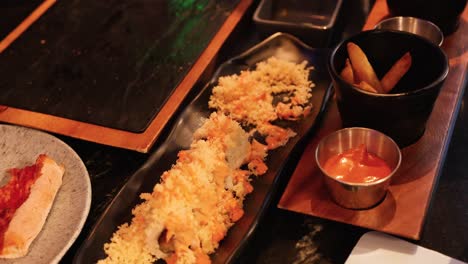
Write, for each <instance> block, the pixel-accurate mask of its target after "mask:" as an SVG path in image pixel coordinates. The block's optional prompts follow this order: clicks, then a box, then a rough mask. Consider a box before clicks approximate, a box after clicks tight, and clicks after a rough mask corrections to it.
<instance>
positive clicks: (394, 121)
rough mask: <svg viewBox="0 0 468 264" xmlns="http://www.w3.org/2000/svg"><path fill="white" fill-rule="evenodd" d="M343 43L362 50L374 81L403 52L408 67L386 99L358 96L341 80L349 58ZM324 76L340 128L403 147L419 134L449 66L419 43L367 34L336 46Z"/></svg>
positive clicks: (400, 35) (404, 36)
mask: <svg viewBox="0 0 468 264" xmlns="http://www.w3.org/2000/svg"><path fill="white" fill-rule="evenodd" d="M348 42H354V43H355V44H357V45H358V46H360V47H361V49H362V50H363V51H364V52H365V53H366V55H367V57H368V59H369V61H370V63H371V64H372V66H373V68H374V70H375V72H376V74H377V76H378V78H379V79H380V78H382V76H383V75H384V74H385V73H386V72H387V71H388V70H389V69H390V67H391V66H392V65H393V64H394V63H395V62H396V61H397V60H398V59H399V58H400V57H401V56H402V55H403V54H404V53H406V52H408V51H409V52H410V54H411V56H412V66H411V68H410V69H409V71H408V72H407V73H406V74H405V76H403V78H402V79H401V80H400V81H399V83H398V84H397V85H396V86H395V88H393V90H392V91H391V93H389V94H375V93H369V92H366V91H363V90H361V89H359V88H357V87H355V86H353V85H351V84H349V83H347V82H346V81H345V80H343V79H342V78H341V77H340V72H341V70H342V69H343V67H344V64H345V60H346V58H348V52H347V49H346V44H347V43H348ZM328 70H329V72H330V74H331V76H332V79H333V85H334V87H335V92H336V99H337V104H338V109H339V112H340V116H341V119H342V122H343V126H344V127H353V126H361V127H368V128H373V129H376V130H379V131H381V132H383V133H385V134H387V135H388V136H390V137H391V138H393V139H394V140H395V142H397V144H398V145H399V146H400V147H404V146H408V145H410V144H412V143H414V142H415V141H416V140H418V139H419V138H420V137H421V136H422V135H423V134H424V131H425V127H426V122H427V120H428V118H429V116H430V114H431V112H432V109H433V106H434V103H435V101H436V99H437V96H438V94H439V91H440V89H441V87H442V84H443V83H444V81H445V78H446V77H447V74H448V70H449V65H448V60H447V56H446V55H445V53H444V52H443V51H442V50H441V49H440V48H439V47H438V46H436V45H434V44H433V43H431V42H430V41H428V40H426V39H424V38H421V37H419V36H417V35H414V34H410V33H406V32H401V31H383V30H372V31H363V32H361V33H359V34H357V35H355V36H352V37H350V38H348V39H346V40H344V41H343V42H341V43H340V44H338V45H337V46H336V48H335V49H334V50H333V51H332V53H331V56H330V58H329V64H328Z"/></svg>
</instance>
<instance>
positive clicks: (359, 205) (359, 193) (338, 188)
mask: <svg viewBox="0 0 468 264" xmlns="http://www.w3.org/2000/svg"><path fill="white" fill-rule="evenodd" d="M361 144H365V145H366V147H367V150H368V151H369V152H370V153H373V154H375V155H377V156H378V157H380V158H381V159H383V160H385V161H386V163H387V165H388V166H390V169H391V170H392V172H391V173H390V174H389V175H388V176H387V177H386V178H383V179H380V180H378V181H375V182H372V183H350V182H346V181H342V180H338V179H336V178H335V177H332V176H330V175H328V174H327V173H326V172H325V171H324V170H323V165H324V164H325V162H326V161H327V160H328V158H330V157H331V156H334V155H336V154H340V153H343V152H345V151H346V150H348V149H351V148H355V147H358V146H359V145H361ZM315 159H316V162H317V164H318V167H319V168H320V170H321V171H322V173H323V175H324V179H325V183H326V185H327V188H328V190H329V192H330V194H331V197H332V199H333V200H334V201H335V202H336V203H337V204H339V205H341V206H343V207H345V208H350V209H366V208H370V207H373V206H374V205H376V204H378V203H379V202H380V201H382V200H383V199H384V197H385V194H386V192H387V189H388V186H389V185H390V180H391V178H392V176H393V175H394V174H395V172H396V171H397V170H398V167H399V166H400V163H401V152H400V148H399V147H398V145H397V144H396V143H395V142H394V141H393V140H392V139H391V138H390V137H388V136H386V135H385V134H383V133H381V132H379V131H377V130H373V129H369V128H361V127H352V128H345V129H341V130H338V131H336V132H334V133H332V134H330V135H328V136H327V137H325V138H323V139H322V140H321V141H320V143H319V144H318V146H317V149H316V152H315Z"/></svg>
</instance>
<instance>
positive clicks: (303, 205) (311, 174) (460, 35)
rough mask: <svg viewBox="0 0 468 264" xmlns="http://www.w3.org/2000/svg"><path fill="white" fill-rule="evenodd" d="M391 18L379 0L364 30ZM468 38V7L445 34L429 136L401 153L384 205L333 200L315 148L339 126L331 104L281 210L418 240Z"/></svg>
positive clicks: (456, 103) (458, 93) (461, 80)
mask: <svg viewBox="0 0 468 264" xmlns="http://www.w3.org/2000/svg"><path fill="white" fill-rule="evenodd" d="M387 16H388V8H387V5H386V1H385V0H377V1H376V3H375V5H374V7H373V9H372V11H371V13H370V15H369V18H368V21H367V23H366V24H365V27H364V29H365V30H367V29H372V28H373V27H374V25H375V24H376V23H377V22H379V21H380V20H381V19H382V18H385V17H387ZM467 36H468V9H466V8H465V10H464V12H463V14H462V18H461V21H460V26H459V28H458V30H457V31H456V32H455V33H453V34H452V35H450V36H447V37H446V39H445V41H444V44H443V46H442V48H443V50H444V51H445V53H446V54H447V56H448V57H449V63H450V72H449V74H448V76H447V79H446V81H445V83H444V86H443V88H442V91H441V93H440V95H439V97H438V99H437V101H436V103H435V106H434V110H433V112H432V115H431V117H430V119H429V121H428V123H427V127H426V131H425V134H424V135H423V137H422V138H421V139H420V140H419V141H418V142H416V143H414V144H413V145H411V146H409V147H406V148H404V149H402V155H403V160H402V164H401V167H400V169H399V170H398V172H397V173H396V175H395V176H394V179H393V181H392V184H391V186H390V189H389V192H388V194H387V196H386V198H385V200H384V201H383V202H382V203H380V204H379V205H377V206H376V207H374V208H372V209H369V210H349V209H344V208H342V207H340V206H338V205H336V204H335V203H334V202H332V201H331V200H330V197H329V195H328V192H327V190H326V189H325V186H324V184H323V181H322V175H321V173H320V171H319V169H318V168H317V165H316V163H315V148H316V146H317V144H318V142H319V141H320V139H321V138H323V137H324V136H326V135H328V134H330V133H331V132H333V131H336V130H338V129H340V128H341V120H340V116H339V113H338V109H337V107H336V103H335V102H333V103H332V104H331V105H330V107H329V109H328V112H327V113H326V116H325V118H324V119H323V121H322V126H321V128H320V130H319V131H318V133H317V134H316V136H315V137H314V138H312V139H311V141H310V142H309V143H308V146H307V147H306V150H305V152H304V154H303V155H302V157H301V159H300V161H299V163H298V165H297V167H296V169H295V171H294V173H293V175H292V177H291V179H290V181H289V183H288V186H287V187H286V190H285V192H284V194H283V196H282V197H281V200H280V202H279V204H278V207H280V208H283V209H287V210H291V211H295V212H299V213H303V214H309V215H313V216H317V217H321V218H327V219H331V220H334V221H338V222H344V223H349V224H352V225H356V226H361V227H365V228H369V229H375V230H379V231H383V232H387V233H391V234H394V235H398V236H402V237H407V238H411V239H415V240H417V239H419V238H420V233H421V230H422V227H423V224H424V218H425V216H426V212H427V210H428V208H429V206H430V200H431V195H432V192H433V189H434V187H435V185H436V183H437V178H438V175H439V171H440V170H441V168H442V165H443V162H444V158H445V153H446V150H447V148H448V145H449V142H450V137H451V134H452V129H453V126H454V123H455V120H456V116H457V113H458V109H459V107H460V101H461V97H462V95H463V92H464V88H465V85H466V82H465V81H466V73H467V61H468V51H467V48H466V44H467Z"/></svg>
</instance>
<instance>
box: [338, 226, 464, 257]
mask: <svg viewBox="0 0 468 264" xmlns="http://www.w3.org/2000/svg"><path fill="white" fill-rule="evenodd" d="M367 263H369V264H374V263H379V264H395V263H398V264H400V263H404V264H406V263H408V264H427V263H437V264H464V262H462V261H459V260H456V259H453V258H450V257H448V256H445V255H443V254H441V253H439V252H436V251H433V250H430V249H427V248H424V247H421V246H418V245H415V244H412V243H410V242H407V241H404V240H402V239H399V238H396V237H393V236H390V235H387V234H383V233H380V232H375V231H371V232H368V233H366V234H364V235H363V236H362V237H361V238H360V239H359V241H358V243H357V244H356V246H355V247H354V249H353V251H352V252H351V255H349V257H348V259H347V260H346V263H345V264H367Z"/></svg>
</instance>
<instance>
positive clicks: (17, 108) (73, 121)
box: [0, 0, 252, 152]
mask: <svg viewBox="0 0 468 264" xmlns="http://www.w3.org/2000/svg"><path fill="white" fill-rule="evenodd" d="M53 2H54V1H52V0H50V1H49V0H46V1H45V3H50V4H53ZM119 3H122V5H124V7H125V5H126V4H127V3H126V2H125V1H120V2H119ZM162 3H164V2H162ZM210 3H215V2H210ZM229 3H235V5H233V8H232V9H230V11H231V12H230V14H229V13H228V12H225V13H224V14H226V19H225V20H224V21H223V23H221V24H218V25H216V27H218V28H219V29H218V30H217V31H214V33H213V35H209V38H208V36H204V37H207V39H208V41H207V44H206V45H205V46H203V49H201V52H200V53H197V54H196V57H195V59H194V60H192V61H189V62H188V61H183V62H179V61H178V63H181V65H182V66H183V67H182V66H181V67H178V68H177V69H174V71H173V72H175V73H174V74H172V75H171V76H166V75H164V76H160V78H159V81H158V80H155V82H153V83H152V84H151V86H149V87H148V86H145V87H144V88H145V89H146V90H144V91H150V92H149V94H145V93H144V92H142V90H143V89H141V90H138V89H133V93H132V95H136V96H135V98H143V99H145V98H151V99H152V100H153V99H154V98H156V97H158V96H159V97H161V98H160V99H161V100H159V99H158V100H159V101H158V105H154V106H153V104H149V103H148V102H147V101H145V102H146V103H145V105H144V107H143V106H142V105H143V104H142V103H139V102H140V101H138V100H132V101H131V104H128V105H127V101H130V100H127V99H125V98H127V97H122V96H121V95H122V94H121V92H122V89H120V90H119V93H116V92H115V91H116V90H117V89H112V88H113V86H112V85H102V86H99V85H96V88H95V90H94V91H96V95H95V96H94V94H92V93H93V90H92V89H91V88H92V86H90V85H88V84H89V83H90V82H91V83H92V81H93V80H92V79H89V78H86V77H89V75H92V74H93V73H92V70H93V69H90V70H89V69H87V68H86V67H83V66H82V65H81V64H80V63H81V62H82V61H84V60H85V59H86V58H85V56H82V55H83V52H84V53H85V52H87V51H86V50H83V51H81V50H74V49H72V48H73V46H71V48H70V49H69V50H68V49H66V50H64V51H63V52H64V53H66V55H64V57H66V58H70V59H64V60H61V61H58V62H56V61H51V62H47V61H46V62H44V60H43V59H42V60H41V61H40V62H36V61H32V60H31V62H29V64H36V63H42V64H40V66H41V67H37V68H38V70H40V71H46V68H47V70H50V69H52V70H51V71H52V72H53V70H54V69H53V68H54V67H56V68H57V69H59V72H58V75H59V76H57V77H56V78H55V77H54V76H53V75H52V74H51V75H50V76H52V77H50V78H49V79H47V80H40V82H41V83H40V85H39V86H38V85H37V84H36V83H38V82H36V83H33V82H31V84H30V87H27V85H28V82H26V81H25V80H24V78H22V77H26V78H29V75H27V74H25V73H24V72H21V71H15V70H11V69H16V68H18V69H20V68H21V67H19V66H18V65H22V64H18V63H12V64H14V66H15V67H16V68H12V66H11V65H10V68H11V69H10V71H15V72H18V76H11V75H15V74H6V76H8V78H9V79H8V83H7V82H6V80H4V82H2V83H3V84H2V83H0V86H1V85H3V88H4V89H3V90H8V91H6V92H5V91H3V92H4V98H6V99H4V100H3V101H2V102H1V104H3V105H8V107H7V106H1V105H0V122H7V123H12V124H17V125H22V126H27V127H32V128H37V129H41V130H46V131H50V132H53V133H57V134H62V135H67V136H71V137H75V138H79V139H83V140H88V141H93V142H97V143H101V144H106V145H111V146H115V147H121V148H126V149H131V150H136V151H139V152H147V151H148V150H149V149H150V148H151V146H152V145H153V144H154V142H155V140H156V139H157V137H158V135H159V134H160V133H161V131H162V129H163V128H164V127H165V125H166V124H167V123H168V122H169V120H170V118H171V117H172V116H173V114H174V113H175V112H176V110H177V109H178V107H179V105H180V104H181V103H182V101H183V100H184V98H185V97H186V96H187V94H188V93H189V91H190V90H191V89H192V87H193V86H194V85H195V83H196V82H197V81H198V80H199V79H200V77H201V76H202V74H203V72H204V71H205V69H206V68H207V67H208V66H209V65H210V63H212V61H213V60H214V58H215V57H216V54H217V53H218V50H219V49H220V48H221V46H222V44H223V43H224V41H225V40H226V39H227V38H228V36H229V35H230V34H231V32H232V31H233V30H234V28H235V27H236V25H237V24H238V23H239V21H240V20H241V18H242V17H243V15H244V14H245V12H246V11H247V10H248V8H249V6H250V5H251V3H252V0H235V1H231V2H229ZM103 4H105V3H103ZM59 5H60V3H58V4H56V5H55V6H53V8H51V9H50V10H49V12H48V13H47V14H46V16H43V17H42V18H41V19H45V18H46V17H47V18H49V20H48V21H49V24H50V23H52V24H54V23H55V20H57V21H60V20H59V19H55V18H54V17H53V16H52V15H55V16H56V15H60V16H63V15H64V14H57V12H58V11H57V10H59V9H58V7H59ZM173 5H174V6H171V7H169V8H176V9H177V8H182V7H183V6H181V5H179V4H173ZM61 7H62V9H63V5H62V6H61ZM177 10H178V9H177ZM177 10H176V11H175V12H179V11H177ZM71 11H73V10H70V12H71ZM75 11H76V10H75ZM117 11H119V12H117ZM117 11H116V12H115V16H114V15H112V16H110V17H109V21H105V22H106V23H107V22H108V23H110V24H112V23H114V24H115V23H116V22H115V21H120V20H119V19H121V18H122V17H123V18H125V12H120V11H121V10H117ZM185 11H186V10H185ZM67 12H68V11H67ZM180 12H184V10H180ZM227 14H229V15H227ZM65 15H66V14H65ZM181 15H182V13H181ZM183 15H184V16H185V15H188V16H189V17H191V16H190V14H186V13H183ZM39 16H40V15H39ZM36 19H37V18H36ZM54 19H55V20H54ZM39 22H43V20H39ZM74 22H75V21H74ZM82 22H83V23H84V22H85V21H82ZM179 22H183V21H179ZM55 24H57V23H55ZM97 26H103V27H104V26H105V24H104V25H97ZM163 26H168V25H157V24H155V25H148V27H163ZM188 26H190V25H188ZM33 28H34V29H36V30H34V31H33V30H32V29H33ZM38 28H40V27H39V25H38V24H37V23H36V24H34V25H33V27H31V29H30V30H29V31H25V29H23V30H22V31H21V32H20V33H23V32H24V34H23V35H21V34H20V35H21V36H20V37H19V38H18V39H17V40H16V41H15V42H14V43H13V45H11V46H10V47H8V48H6V47H5V48H6V49H5V50H4V51H3V53H0V56H2V58H5V57H8V59H11V60H4V63H3V65H7V63H5V62H15V58H18V56H23V57H22V58H21V59H23V60H24V61H22V62H23V64H24V62H25V61H26V62H28V58H26V59H25V58H24V57H25V55H24V54H22V53H19V52H18V51H17V49H16V48H18V50H20V51H28V50H31V51H35V50H38V49H48V50H50V52H54V47H55V46H50V47H45V46H47V45H49V43H50V41H49V40H45V39H44V40H42V35H41V33H42V31H41V30H40V29H39V30H38ZM128 30H130V31H131V30H132V28H129V29H128ZM94 31H96V30H94ZM47 33H48V34H49V33H50V32H47ZM52 33H53V32H52ZM59 33H60V32H59ZM64 34H65V33H64ZM111 34H112V33H109V35H105V36H103V37H102V38H105V37H108V36H111ZM181 34H182V33H181ZM185 34H189V31H187V32H185ZM65 35H66V34H65ZM67 36H68V35H67ZM36 37H38V38H39V39H37V41H36V42H37V43H35V42H34V39H36ZM49 37H50V38H52V39H53V40H54V42H53V43H54V45H58V44H60V43H64V42H63V41H62V40H63V39H64V38H63V36H61V35H60V34H51V35H49ZM68 37H69V36H68ZM73 37H75V38H76V36H74V35H73V36H72V37H71V38H73ZM98 37H99V36H98ZM163 37H164V36H163ZM56 38H60V40H56ZM194 38H196V36H194ZM31 39H32V40H31ZM25 40H27V41H25ZM97 40H101V39H97ZM177 40H178V41H179V42H177ZM177 40H176V42H177V43H175V44H174V45H179V46H181V45H191V44H192V45H193V43H180V42H181V41H182V40H184V39H177ZM85 41H86V43H91V44H89V47H91V48H93V45H92V40H90V39H87V40H77V43H78V44H79V43H83V42H85ZM109 41H110V42H111V41H112V39H110V40H107V39H106V40H105V41H101V42H100V43H101V44H102V43H104V44H106V43H108V42H109ZM138 41H140V42H143V40H138ZM138 41H134V42H135V49H134V50H132V51H135V50H137V51H139V52H141V50H138V47H139V42H138ZM152 41H154V39H153V40H152ZM70 42H71V41H68V42H67V43H70ZM10 43H11V42H10ZM31 43H33V44H37V45H38V46H34V47H30V46H31V45H30V44H31ZM44 43H45V44H44ZM57 43H58V44H57ZM132 43H133V42H132ZM7 44H9V43H7ZM98 44H99V43H98ZM144 44H145V45H148V43H144ZM41 45H43V46H41ZM142 45H143V44H142ZM179 46H178V47H179ZM106 47H107V46H105V47H102V48H103V49H105V48H106ZM107 48H108V49H112V48H113V47H110V46H109V47H107ZM187 49H188V50H187ZM187 49H184V50H187V52H189V53H195V52H198V51H196V50H195V49H190V47H189V48H187ZM150 51H153V50H150ZM150 51H148V52H147V54H148V56H153V55H154V54H153V53H155V52H157V51H155V52H153V53H151V52H150ZM161 52H164V51H161ZM24 53H27V52H24ZM69 54H72V55H73V56H75V55H76V56H75V57H76V58H79V59H74V57H73V56H71V55H69ZM93 54H94V53H93ZM99 54H100V56H101V55H102V56H101V57H104V58H105V54H102V53H99ZM99 54H98V55H99ZM26 55H27V54H26ZM173 55H174V54H162V55H161V56H167V57H170V56H173ZM192 55H193V54H192ZM174 56H176V55H174ZM101 57H98V59H100V58H101ZM88 58H89V55H88ZM92 59H96V58H94V57H92V58H91V60H92ZM145 59H148V58H146V57H145ZM176 59H182V58H179V57H177V58H176ZM18 60H19V59H18ZM148 60H149V61H151V60H152V57H151V58H149V59H148ZM56 63H59V65H58V66H54V65H55V64H56ZM136 63H137V64H138V63H140V62H136ZM17 64H18V65H17ZM76 65H79V67H78V66H77V67H75V66H76ZM83 65H85V64H83ZM108 65H109V66H107V67H114V66H116V65H118V63H113V64H112V63H109V64H108ZM132 65H133V64H132ZM138 65H139V64H138ZM163 66H165V65H162V67H163ZM171 66H172V65H171ZM116 67H117V66H116ZM49 68H50V69H49ZM75 68H79V69H80V70H81V69H84V71H85V70H88V72H85V73H89V72H91V74H88V75H85V74H82V72H81V71H78V72H76V71H74V69H75ZM121 68H122V67H121ZM146 68H148V67H146ZM182 68H183V69H182ZM3 69H8V68H3ZM185 69H186V70H185ZM28 70H29V71H31V69H29V68H28ZM96 70H99V71H102V72H103V73H106V66H103V68H100V69H96ZM120 70H122V69H120ZM129 70H134V69H129ZM150 70H151V69H146V71H145V72H142V74H145V76H147V77H144V78H142V79H143V81H144V82H146V81H147V79H150V78H153V77H154V76H153V75H152V74H154V73H152V72H151V71H150ZM5 72H7V70H5ZM132 73H133V72H132ZM177 73H178V75H177ZM32 74H36V75H41V72H39V73H34V71H32ZM60 74H61V75H60ZM80 74H81V75H84V76H85V77H80V76H81V75H80ZM106 74H107V73H106ZM62 75H64V76H65V77H67V78H78V79H79V78H81V79H82V80H81V79H80V81H83V82H86V83H85V84H87V86H84V85H83V86H81V87H80V86H79V85H76V84H74V87H75V88H76V89H75V91H77V92H76V93H75V94H73V93H69V91H73V89H70V87H68V86H67V85H69V84H70V83H69V82H67V78H62V77H60V76H62ZM94 75H96V74H94ZM122 76H123V77H125V74H122ZM174 76H175V77H174ZM107 77H109V76H107ZM107 77H106V78H107ZM111 77H112V76H111ZM118 77H119V76H118V75H117V77H116V78H118ZM60 78H62V79H60ZM145 78H146V79H145ZM164 78H165V80H166V79H169V78H175V79H179V78H180V81H178V80H177V81H176V82H175V83H176V84H175V85H173V86H170V87H162V86H163V85H161V84H160V83H162V79H164ZM107 79H108V78H107ZM107 79H106V80H107ZM116 80H117V79H116ZM15 81H16V82H17V84H16V85H15ZM47 81H49V82H51V84H55V83H56V82H61V85H62V87H66V88H67V89H66V92H65V89H64V91H62V90H61V87H60V86H59V85H55V87H50V90H47V87H48V83H47ZM98 81H99V80H98ZM112 82H114V83H117V84H118V83H119V81H114V80H112ZM112 82H110V83H111V84H112ZM120 82H122V81H120ZM168 82H173V79H170V80H169V81H168ZM78 84H79V82H78ZM16 86H17V89H16V90H15V87H16ZM129 86H130V85H129ZM123 87H124V88H125V87H128V86H123ZM20 88H21V89H20ZM119 88H121V87H120V86H119ZM39 89H45V93H42V92H38V90H39ZM54 89H55V90H54ZM80 89H82V90H80ZM103 89H104V90H103ZM125 89H126V88H125ZM162 89H165V91H164V92H165V93H166V94H167V96H166V95H164V96H161V92H160V91H161V90H162ZM168 89H170V90H169V91H168ZM18 91H21V92H18ZM51 91H54V92H51ZM55 91H57V92H55ZM123 92H124V94H123V95H124V96H127V95H128V94H127V90H124V91H123ZM12 93H17V94H18V95H16V94H15V98H14V99H18V100H17V101H18V102H15V103H16V104H17V105H15V103H13V102H12V101H10V100H8V99H9V98H10V97H8V96H10V95H11V94H12ZM59 93H63V94H65V95H66V96H62V97H60V95H59ZM106 93H107V96H106ZM31 94H34V95H36V96H40V97H41V98H39V99H40V100H35V101H34V100H33V98H36V96H34V95H33V96H31ZM142 94H143V95H142ZM137 96H139V97H137ZM76 97H79V98H76ZM83 97H84V98H83ZM97 97H99V98H101V99H102V101H99V102H98V101H97V100H96V98H97ZM159 97H158V98H159ZM23 98H25V100H23V101H21V100H22V99H23ZM122 98H124V99H123V101H124V103H115V104H113V102H114V101H116V100H121V99H122ZM77 100H84V101H83V102H92V103H93V105H94V106H98V107H96V108H92V109H89V108H88V107H85V106H83V107H81V108H80V104H79V103H78V104H77V103H76V102H77ZM86 100H88V101H86ZM51 102H53V103H51ZM70 102H72V103H73V105H71V104H68V103H70ZM78 102H79V101H78ZM96 102H97V103H96ZM100 102H103V103H105V104H106V107H99V106H100ZM119 102H120V101H119ZM46 104H49V105H50V106H49V107H45V108H44V105H46ZM28 107H29V108H28ZM41 107H42V110H39V108H41ZM118 107H119V108H118ZM58 108H61V109H62V112H60V111H58V110H57V109H58ZM44 109H45V110H44ZM126 109H128V110H129V111H131V113H132V115H130V114H127V112H126V111H124V110H126ZM139 109H142V110H141V115H140V110H139ZM104 110H105V113H104ZM143 111H145V112H143ZM148 111H152V112H151V113H150V114H152V113H154V115H152V116H148ZM56 112H57V113H56ZM64 112H65V114H64ZM120 112H122V113H124V115H125V116H123V117H122V116H120V115H119V114H118V113H120ZM143 114H145V116H144V117H141V116H142V115H143ZM78 117H80V118H78ZM81 117H84V118H81ZM110 118H112V120H114V121H115V122H114V121H112V122H111V121H110V120H111V119H110ZM87 119H91V120H87ZM136 119H139V121H142V122H143V125H141V122H139V124H138V125H133V127H132V128H128V126H127V127H126V124H130V125H132V124H134V123H135V120H136ZM140 119H141V120H140ZM94 121H96V122H94ZM121 121H122V122H121ZM125 122H126V123H125ZM122 123H124V124H123V125H122ZM130 125H129V126H130ZM135 127H136V128H135Z"/></svg>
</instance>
